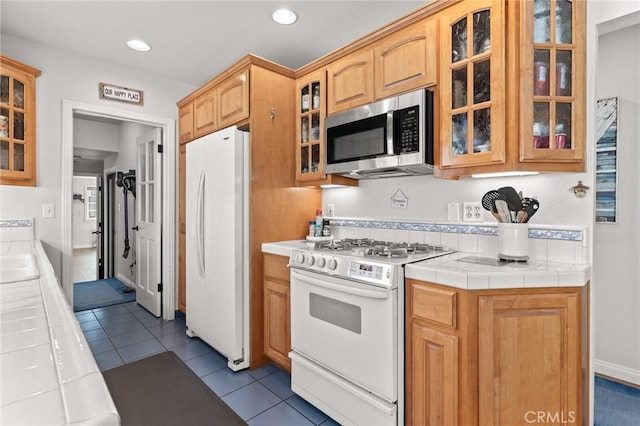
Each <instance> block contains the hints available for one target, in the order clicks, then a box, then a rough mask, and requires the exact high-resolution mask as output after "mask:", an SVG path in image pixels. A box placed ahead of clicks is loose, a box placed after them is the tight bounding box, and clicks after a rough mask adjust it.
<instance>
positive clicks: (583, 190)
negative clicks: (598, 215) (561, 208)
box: [571, 180, 589, 198]
mask: <svg viewBox="0 0 640 426" xmlns="http://www.w3.org/2000/svg"><path fill="white" fill-rule="evenodd" d="M588 189H589V187H588V186H586V185H583V184H582V181H581V180H579V181H578V184H577V185H575V186H572V187H571V190H572V191H573V194H574V195H575V196H576V198H584V196H585V195H587V190H588Z"/></svg>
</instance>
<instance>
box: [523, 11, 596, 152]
mask: <svg viewBox="0 0 640 426" xmlns="http://www.w3.org/2000/svg"><path fill="white" fill-rule="evenodd" d="M584 20H585V4H584V1H579V0H533V1H527V2H522V22H524V24H525V25H523V27H522V29H523V34H522V36H523V44H522V50H521V57H520V64H521V68H522V70H526V71H528V72H524V73H521V78H522V81H521V88H520V89H521V96H522V97H521V100H522V101H521V105H520V112H521V117H520V120H521V135H520V144H521V146H520V148H521V149H520V156H521V157H520V161H524V162H526V161H544V162H555V161H557V162H567V161H569V162H570V161H583V157H584V139H585V135H584V116H585V110H584V103H585V99H584V96H585V94H584V92H585V83H584V68H585V57H584V40H585V35H584V27H585V26H584V22H585V21H584Z"/></svg>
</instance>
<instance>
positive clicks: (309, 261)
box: [305, 256, 315, 266]
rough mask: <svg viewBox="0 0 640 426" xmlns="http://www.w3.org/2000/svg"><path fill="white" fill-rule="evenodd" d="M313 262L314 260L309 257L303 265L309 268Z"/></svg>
mask: <svg viewBox="0 0 640 426" xmlns="http://www.w3.org/2000/svg"><path fill="white" fill-rule="evenodd" d="M313 262H315V258H314V257H313V256H309V257H307V260H306V262H305V263H306V264H307V265H309V266H313Z"/></svg>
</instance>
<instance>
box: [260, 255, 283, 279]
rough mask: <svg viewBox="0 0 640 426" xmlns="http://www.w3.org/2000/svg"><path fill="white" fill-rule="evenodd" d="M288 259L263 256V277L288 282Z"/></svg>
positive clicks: (276, 256)
mask: <svg viewBox="0 0 640 426" xmlns="http://www.w3.org/2000/svg"><path fill="white" fill-rule="evenodd" d="M288 264H289V258H288V257H286V256H278V255H275V254H269V253H265V254H264V275H265V276H268V277H272V278H277V279H280V280H283V281H287V282H289V268H288V267H287V265H288Z"/></svg>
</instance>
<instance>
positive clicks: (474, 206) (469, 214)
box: [462, 201, 484, 222]
mask: <svg viewBox="0 0 640 426" xmlns="http://www.w3.org/2000/svg"><path fill="white" fill-rule="evenodd" d="M462 221H463V222H484V210H483V209H482V203H479V202H476V201H469V202H464V203H463V204H462Z"/></svg>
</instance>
